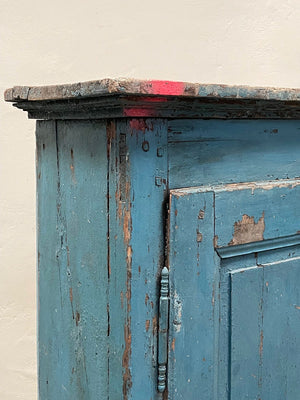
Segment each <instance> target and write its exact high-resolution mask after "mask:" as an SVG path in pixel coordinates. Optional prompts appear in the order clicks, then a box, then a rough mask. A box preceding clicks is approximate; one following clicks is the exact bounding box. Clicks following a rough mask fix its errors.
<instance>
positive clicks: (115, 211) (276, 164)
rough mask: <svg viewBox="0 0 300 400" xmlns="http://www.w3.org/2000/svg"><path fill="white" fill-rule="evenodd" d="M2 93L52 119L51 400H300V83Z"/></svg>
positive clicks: (104, 85) (48, 210) (48, 229)
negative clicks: (293, 87) (293, 86)
mask: <svg viewBox="0 0 300 400" xmlns="http://www.w3.org/2000/svg"><path fill="white" fill-rule="evenodd" d="M5 97H6V100H7V101H12V102H14V103H15V104H14V105H15V106H16V107H18V108H21V109H23V110H25V111H28V113H29V117H30V118H35V119H37V120H38V121H37V129H36V136H37V207H38V213H37V216H38V222H37V225H38V260H37V261H38V292H39V295H38V303H39V328H38V331H39V333H38V343H39V344H38V352H39V398H40V399H41V400H56V399H66V400H69V399H70V400H71V399H72V400H73V399H84V400H94V399H95V400H96V399H97V400H98V399H101V400H102V399H109V400H120V399H123V400H144V399H145V400H159V399H161V400H167V399H168V400H180V399H185V400H187V399H189V400H198V399H199V398H203V399H207V400H240V399H249V400H250V399H251V400H254V399H256V400H282V399H285V400H295V399H297V398H298V397H299V390H300V385H299V379H298V376H299V370H300V336H299V332H300V290H299V282H300V235H299V232H300V208H299V201H300V179H299V176H300V157H299V154H300V140H299V135H300V91H299V90H284V89H266V88H246V87H226V86H218V85H198V84H188V83H176V82H166V81H164V82H158V81H137V80H102V81H95V82H86V83H81V84H75V85H62V86H53V87H52V86H50V87H40V88H37V87H15V88H13V89H9V90H8V91H7V92H6V94H5Z"/></svg>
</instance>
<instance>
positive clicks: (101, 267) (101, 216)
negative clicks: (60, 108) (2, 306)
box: [38, 121, 108, 399]
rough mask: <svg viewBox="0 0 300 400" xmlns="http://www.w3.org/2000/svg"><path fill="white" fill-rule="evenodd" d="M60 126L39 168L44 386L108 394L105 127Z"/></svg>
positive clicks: (54, 391)
mask: <svg viewBox="0 0 300 400" xmlns="http://www.w3.org/2000/svg"><path fill="white" fill-rule="evenodd" d="M53 124H54V123H53ZM54 130H55V132H54V134H52V136H53V140H52V141H51V165H49V162H48V164H47V163H46V160H47V159H45V162H43V161H42V163H41V167H40V168H41V169H42V173H41V179H42V182H41V184H40V186H41V187H40V188H39V193H40V194H39V210H40V211H39V252H40V265H39V274H40V277H39V282H40V284H39V297H40V313H39V314H40V337H39V340H40V354H41V355H40V371H41V375H40V376H41V378H40V388H41V390H40V393H41V398H42V399H57V398H66V399H73V398H81V399H99V398H107V390H108V374H107V366H108V363H107V353H108V342H107V332H108V321H107V182H106V178H107V155H106V128H105V124H104V123H102V122H88V121H81V122H78V121H77V122H75V121H69V122H63V121H59V122H57V123H55V126H54ZM44 136H46V138H47V140H48V136H49V135H48V136H47V135H45V134H44ZM55 139H56V140H55ZM38 148H39V150H38V151H39V152H41V151H42V149H43V146H42V145H41V144H40V145H39V146H38ZM46 148H47V147H46ZM52 170H53V172H52ZM43 173H44V174H45V178H44V179H43V178H42V177H43ZM47 174H51V179H52V180H53V181H54V180H55V182H52V180H51V182H50V183H51V186H49V184H48V182H47V179H46V178H47ZM54 177H55V179H54ZM45 179H46V180H45ZM49 180H50V179H49V178H48V181H49ZM54 193H55V195H54ZM49 210H50V212H49ZM49 241H50V245H49ZM52 242H53V243H52ZM41 260H43V263H41ZM44 319H45V320H44ZM43 352H44V354H43ZM44 369H46V370H47V371H48V375H49V376H48V377H47V379H46V382H44V381H42V376H43V374H44V373H43V370H44ZM45 378H46V377H44V378H43V379H44V380H45Z"/></svg>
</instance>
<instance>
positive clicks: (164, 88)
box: [4, 78, 300, 102]
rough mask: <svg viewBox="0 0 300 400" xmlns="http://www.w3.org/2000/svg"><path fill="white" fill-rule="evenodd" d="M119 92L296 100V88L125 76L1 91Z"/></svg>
mask: <svg viewBox="0 0 300 400" xmlns="http://www.w3.org/2000/svg"><path fill="white" fill-rule="evenodd" d="M122 95H125V96H127V95H136V96H159V97H161V96H170V97H177V98H180V97H185V98H186V97H190V98H215V99H219V100H221V99H224V100H225V99H235V100H237V99H240V100H243V99H245V100H247V99H249V100H256V99H257V100H273V101H274V100H275V101H285V102H286V101H296V102H300V89H284V88H271V87H249V86H229V85H218V84H199V83H188V82H172V81H159V80H138V79H125V78H124V79H101V80H96V81H89V82H79V83H74V84H65V85H50V86H15V87H13V88H10V89H7V90H6V91H5V94H4V98H5V100H6V101H11V102H27V101H28V102H34V101H38V102H40V101H51V100H54V101H55V100H71V99H77V100H78V99H80V98H83V99H87V98H94V97H106V96H122Z"/></svg>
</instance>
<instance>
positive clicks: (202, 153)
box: [168, 120, 300, 189]
mask: <svg viewBox="0 0 300 400" xmlns="http://www.w3.org/2000/svg"><path fill="white" fill-rule="evenodd" d="M168 131H169V138H168V141H169V145H168V153H169V170H170V172H169V177H170V181H169V185H170V188H172V189H175V188H180V187H190V186H200V185H214V184H222V183H240V182H253V181H254V182H255V181H257V182H259V181H268V180H276V179H287V178H289V179H294V178H296V177H299V171H300V158H299V152H300V140H299V134H300V123H299V121H274V120H273V121H260V120H259V121H257V120H253V121H252V120H247V121H232V120H227V121H216V120H209V121H205V120H194V121H186V120H181V121H178V120H173V121H170V123H169V129H168Z"/></svg>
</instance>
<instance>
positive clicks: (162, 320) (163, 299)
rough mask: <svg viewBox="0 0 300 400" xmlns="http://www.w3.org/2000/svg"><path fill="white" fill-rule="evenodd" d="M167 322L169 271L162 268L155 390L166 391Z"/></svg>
mask: <svg viewBox="0 0 300 400" xmlns="http://www.w3.org/2000/svg"><path fill="white" fill-rule="evenodd" d="M168 320H169V270H168V268H166V267H164V268H163V270H162V272H161V280H160V297H159V325H158V378H157V379H158V383H157V390H158V391H159V392H160V393H162V392H164V390H165V389H166V384H167V383H166V382H167V362H168V325H169V324H168Z"/></svg>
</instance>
